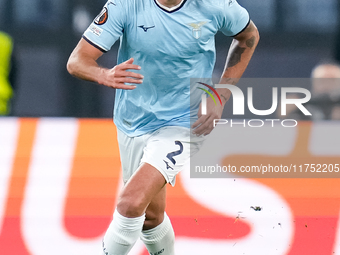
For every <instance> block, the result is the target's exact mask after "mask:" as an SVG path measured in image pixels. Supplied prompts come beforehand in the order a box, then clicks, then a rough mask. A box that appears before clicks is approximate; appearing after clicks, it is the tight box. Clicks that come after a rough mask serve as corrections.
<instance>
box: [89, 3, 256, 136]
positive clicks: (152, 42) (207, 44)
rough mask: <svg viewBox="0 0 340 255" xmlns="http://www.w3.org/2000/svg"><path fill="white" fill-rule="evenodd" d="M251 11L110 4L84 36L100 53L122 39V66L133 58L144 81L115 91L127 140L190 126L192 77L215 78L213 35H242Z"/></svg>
mask: <svg viewBox="0 0 340 255" xmlns="http://www.w3.org/2000/svg"><path fill="white" fill-rule="evenodd" d="M249 21H250V20H249V15H248V12H247V11H246V10H245V9H244V8H243V7H241V6H240V5H239V4H238V3H237V1H236V0H183V1H182V2H181V3H180V4H179V5H178V6H177V7H175V8H172V9H169V8H166V7H164V6H162V5H160V4H159V3H158V2H157V0H110V1H108V2H107V3H106V4H105V6H104V8H103V10H102V12H101V13H100V14H99V15H98V16H97V17H96V19H95V20H94V22H93V23H92V24H91V25H90V26H89V28H88V29H87V30H86V31H85V33H84V35H83V37H84V39H85V40H87V41H88V42H89V43H91V44H92V45H94V46H95V47H97V48H99V49H100V50H102V51H104V52H105V51H108V50H110V48H111V46H112V45H113V44H114V43H115V42H116V41H117V40H118V39H120V48H119V53H118V63H122V62H124V61H126V60H128V59H129V58H131V57H133V58H134V60H135V61H134V64H136V65H140V66H141V67H142V69H141V70H139V71H136V70H133V71H134V72H138V73H141V74H142V75H143V76H144V80H143V84H140V85H137V88H136V89H134V90H120V89H117V91H116V98H115V108H114V121H115V124H116V126H117V127H118V128H119V129H120V130H121V131H123V132H124V133H125V134H127V135H128V136H139V135H142V134H145V133H148V132H151V131H154V130H156V129H158V128H160V127H163V126H183V127H189V126H190V117H191V118H195V116H196V115H197V111H198V104H195V105H194V107H190V106H191V105H190V78H211V76H212V72H213V68H214V65H215V34H216V33H217V32H218V31H222V32H223V33H224V34H225V35H227V36H234V35H236V34H238V33H240V32H241V31H242V30H243V29H244V28H245V27H246V26H247V25H248V23H249Z"/></svg>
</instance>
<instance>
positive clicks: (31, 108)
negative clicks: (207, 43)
mask: <svg viewBox="0 0 340 255" xmlns="http://www.w3.org/2000/svg"><path fill="white" fill-rule="evenodd" d="M239 2H240V3H241V4H242V5H243V6H245V7H246V8H247V9H248V10H249V12H250V14H251V18H252V19H253V20H254V22H255V24H256V25H257V26H258V28H259V30H260V34H261V41H260V44H259V46H258V49H257V51H256V54H255V56H254V58H253V59H252V62H251V64H250V66H249V68H248V70H247V71H246V73H245V75H244V77H257V78H258V77H261V78H267V77H276V78H278V77H280V78H294V77H299V78H301V77H305V78H307V77H310V73H311V70H312V68H313V67H314V66H315V65H316V64H317V63H318V62H319V61H321V60H323V59H329V58H336V54H337V52H336V49H337V46H338V47H339V45H340V43H337V41H336V37H337V34H338V30H339V29H340V25H339V13H340V4H339V1H338V0H286V1H281V0H261V1H250V0H239ZM104 3H105V0H97V1H90V0H58V1H53V0H29V1H25V0H0V29H1V30H4V31H6V32H8V33H9V34H11V35H12V36H13V38H14V40H15V48H16V49H15V54H16V57H17V67H18V69H17V70H18V72H17V84H16V85H17V90H16V95H15V98H14V100H13V110H12V115H15V116H34V117H38V116H74V117H111V116H112V107H113V97H114V92H113V91H112V90H111V89H107V88H104V87H100V86H91V85H89V84H87V82H83V81H79V80H77V79H75V78H72V77H70V76H69V75H68V73H67V71H66V68H65V65H66V61H67V58H68V56H69V54H70V52H71V51H72V49H73V48H74V46H75V45H76V43H77V42H78V40H79V39H80V37H81V34H82V32H83V31H84V30H85V29H86V28H87V26H88V25H89V24H90V22H91V21H92V20H93V18H94V17H95V16H96V15H97V14H98V13H99V11H100V10H101V8H102V6H103V5H104ZM229 42H230V38H227V37H224V36H223V35H222V34H218V36H217V43H216V44H217V52H218V54H217V64H216V71H215V78H216V77H218V75H220V73H221V72H222V69H223V66H224V61H225V57H226V54H227V49H228V46H229ZM117 47H118V43H116V44H115V45H114V47H113V50H112V51H111V52H109V53H106V54H105V55H104V57H103V58H102V59H101V63H102V65H105V66H107V67H111V66H113V65H114V64H115V63H116V53H117V50H116V49H117ZM259 94H262V93H261V92H259Z"/></svg>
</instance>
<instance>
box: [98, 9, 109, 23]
mask: <svg viewBox="0 0 340 255" xmlns="http://www.w3.org/2000/svg"><path fill="white" fill-rule="evenodd" d="M108 16H109V13H108V11H107V8H106V7H104V8H103V10H102V11H101V12H100V13H99V14H98V16H97V17H96V18H95V19H94V23H95V24H97V25H103V24H104V23H105V22H106V21H107V18H108Z"/></svg>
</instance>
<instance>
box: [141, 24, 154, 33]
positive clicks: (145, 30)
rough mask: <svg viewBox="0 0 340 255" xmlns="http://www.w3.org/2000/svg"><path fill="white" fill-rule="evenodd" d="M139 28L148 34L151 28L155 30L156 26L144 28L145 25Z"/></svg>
mask: <svg viewBox="0 0 340 255" xmlns="http://www.w3.org/2000/svg"><path fill="white" fill-rule="evenodd" d="M138 27H140V28H141V29H143V30H144V32H148V30H149V29H150V28H154V27H155V26H151V27H146V26H144V25H141V26H138Z"/></svg>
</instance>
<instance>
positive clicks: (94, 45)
mask: <svg viewBox="0 0 340 255" xmlns="http://www.w3.org/2000/svg"><path fill="white" fill-rule="evenodd" d="M82 37H83V39H84V40H85V41H87V42H88V43H89V44H91V45H92V46H93V47H95V48H97V49H98V50H100V51H101V52H104V53H106V52H107V51H106V50H104V49H103V48H101V47H99V46H98V45H97V44H95V43H93V42H91V41H90V39H88V38H87V37H86V36H85V35H83V36H82Z"/></svg>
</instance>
